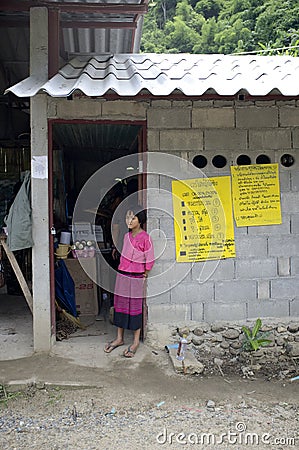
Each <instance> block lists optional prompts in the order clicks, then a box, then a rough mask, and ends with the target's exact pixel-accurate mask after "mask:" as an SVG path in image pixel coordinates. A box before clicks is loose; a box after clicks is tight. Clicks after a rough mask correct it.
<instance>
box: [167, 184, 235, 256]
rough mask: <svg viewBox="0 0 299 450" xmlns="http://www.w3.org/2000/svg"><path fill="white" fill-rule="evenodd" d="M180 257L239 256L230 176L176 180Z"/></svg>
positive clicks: (175, 225) (177, 246)
mask: <svg viewBox="0 0 299 450" xmlns="http://www.w3.org/2000/svg"><path fill="white" fill-rule="evenodd" d="M172 199H173V212H174V231H175V246H176V260H177V261H178V262H194V261H205V260H215V259H224V258H233V257H235V240H234V226H233V218H232V202H231V184H230V177H215V178H196V179H189V180H176V181H173V182H172Z"/></svg>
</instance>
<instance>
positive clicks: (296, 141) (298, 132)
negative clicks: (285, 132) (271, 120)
mask: <svg viewBox="0 0 299 450" xmlns="http://www.w3.org/2000/svg"><path fill="white" fill-rule="evenodd" d="M297 125H298V123H297ZM292 138H293V139H292V141H293V148H299V127H295V128H293V129H292Z"/></svg>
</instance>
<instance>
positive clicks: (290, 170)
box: [147, 100, 299, 323]
mask: <svg viewBox="0 0 299 450" xmlns="http://www.w3.org/2000/svg"><path fill="white" fill-rule="evenodd" d="M174 103H175V105H174ZM179 103H180V102H179V101H176V102H171V101H167V102H159V101H157V102H155V101H152V103H151V107H150V110H149V111H148V114H147V127H148V136H149V140H148V151H149V152H164V153H167V154H170V155H171V154H174V155H178V152H181V153H180V155H181V157H182V158H186V159H188V160H189V161H190V162H192V160H193V158H194V157H195V156H196V155H203V156H205V157H206V158H207V166H206V167H205V168H203V169H201V170H202V172H203V173H204V174H205V175H206V176H208V177H212V176H213V177H214V176H224V175H226V176H227V175H230V166H231V165H236V164H237V162H236V160H237V158H238V156H240V155H242V154H243V155H247V156H249V157H250V158H251V162H252V164H255V163H256V158H257V156H258V155H267V156H268V157H269V158H270V161H271V162H272V163H274V162H277V163H278V164H279V175H280V189H281V206H282V224H280V225H272V226H260V227H257V226H255V227H240V228H237V227H235V241H236V254H237V256H236V258H232V259H230V258H228V259H226V260H222V261H219V264H217V267H216V268H215V262H213V261H208V262H207V263H206V264H205V271H206V273H207V274H208V277H206V280H205V281H204V282H203V283H200V282H199V281H198V280H199V278H200V274H201V273H202V271H203V266H204V263H202V262H200V263H194V264H190V267H188V265H187V264H185V266H186V267H185V271H186V273H187V274H188V276H186V277H185V278H184V279H182V280H181V281H179V280H177V281H179V282H178V284H177V285H173V284H171V282H170V283H169V286H170V288H169V291H170V295H169V305H168V307H167V306H166V305H165V303H164V302H163V305H162V304H160V303H159V296H157V295H155V297H154V300H152V299H151V291H150V289H149V298H148V308H149V321H150V322H153V323H159V322H162V323H163V322H168V323H169V322H170V321H171V320H173V318H174V316H175V317H178V318H179V315H180V314H182V316H181V318H183V317H184V318H185V320H186V319H189V320H195V321H200V320H204V321H207V322H212V321H214V320H243V319H244V320H245V319H248V318H249V319H250V318H255V317H258V316H259V317H288V316H291V317H293V316H297V315H298V311H299V294H298V292H299V262H298V261H299V257H298V254H299V195H298V190H299V103H298V102H297V101H295V100H294V101H289V100H288V101H286V102H284V101H283V100H281V101H275V100H273V101H272V100H271V101H256V102H255V101H250V102H247V101H244V102H243V101H219V100H218V101H217V100H214V101H212V100H209V101H200V100H198V101H193V102H191V103H190V102H189V103H184V102H182V104H181V105H179ZM283 154H290V155H292V156H293V157H294V159H295V163H294V164H293V165H292V166H291V167H284V166H283V165H282V164H281V162H280V158H281V156H282V155H283ZM216 155H223V156H225V158H226V159H227V165H226V166H225V167H223V168H221V169H217V168H216V167H215V166H214V165H213V164H212V159H213V157H214V156H216ZM150 163H151V160H150V155H149V164H150ZM166 173H168V172H167V171H166ZM190 178H192V175H191V176H190ZM159 179H160V181H159V183H158V184H159V186H160V188H161V189H163V190H164V189H170V188H169V186H170V185H171V182H170V181H171V180H168V177H167V176H163V175H161V174H160V175H159ZM178 179H180V177H179V175H178ZM149 181H150V179H149ZM148 186H150V182H149V183H148ZM156 187H157V180H156ZM165 201H167V200H165V197H164V201H163V203H164V207H165ZM168 201H170V200H169V199H168ZM155 202H156V198H150V194H149V205H151V204H152V205H153V204H154V203H155ZM166 209H167V210H168V213H169V214H170V211H171V205H169V206H168V207H166ZM169 214H168V215H166V217H165V215H163V214H161V215H159V212H157V211H156V210H154V211H153V214H152V216H151V209H150V210H149V219H150V220H149V226H150V223H151V222H150V221H151V217H152V220H154V219H155V226H156V224H157V221H158V223H159V227H160V230H161V231H163V233H165V236H166V243H167V245H166V247H165V252H164V253H163V255H161V257H160V258H159V259H158V260H157V263H156V266H155V268H154V269H153V275H155V274H158V273H163V271H164V273H165V267H171V265H172V264H174V265H179V263H174V261H173V255H174V253H175V247H174V246H175V243H174V239H173V238H174V234H173V227H172V223H171V222H172V220H173V218H170V217H169ZM153 223H154V222H153ZM183 265H184V264H183ZM210 266H213V269H212V268H211V267H210ZM166 276H168V275H166ZM161 297H163V298H164V299H165V293H161ZM171 305H172V307H171ZM172 308H173V309H172ZM170 311H172V313H171V314H170Z"/></svg>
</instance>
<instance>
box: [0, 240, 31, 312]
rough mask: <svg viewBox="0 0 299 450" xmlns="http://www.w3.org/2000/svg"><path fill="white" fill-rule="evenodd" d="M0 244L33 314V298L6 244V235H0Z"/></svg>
mask: <svg viewBox="0 0 299 450" xmlns="http://www.w3.org/2000/svg"><path fill="white" fill-rule="evenodd" d="M0 244H1V245H2V247H3V249H4V251H5V253H6V255H7V258H8V260H9V262H10V264H11V267H12V269H13V271H14V273H15V275H16V277H17V280H18V282H19V284H20V287H21V289H22V292H23V294H24V297H25V299H26V302H27V304H28V306H29V309H30V311H31V313H32V314H33V298H32V295H31V292H30V290H29V287H28V285H27V283H26V280H25V278H24V275H23V273H22V271H21V269H20V266H19V264H18V261H17V260H16V257H15V255H14V254H13V252H12V251H11V250H10V249H9V247H8V246H7V244H6V237H5V238H1V237H0Z"/></svg>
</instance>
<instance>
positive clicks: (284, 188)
mask: <svg viewBox="0 0 299 450" xmlns="http://www.w3.org/2000/svg"><path fill="white" fill-rule="evenodd" d="M279 188H280V192H289V191H290V190H291V172H286V171H280V172H279Z"/></svg>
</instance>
